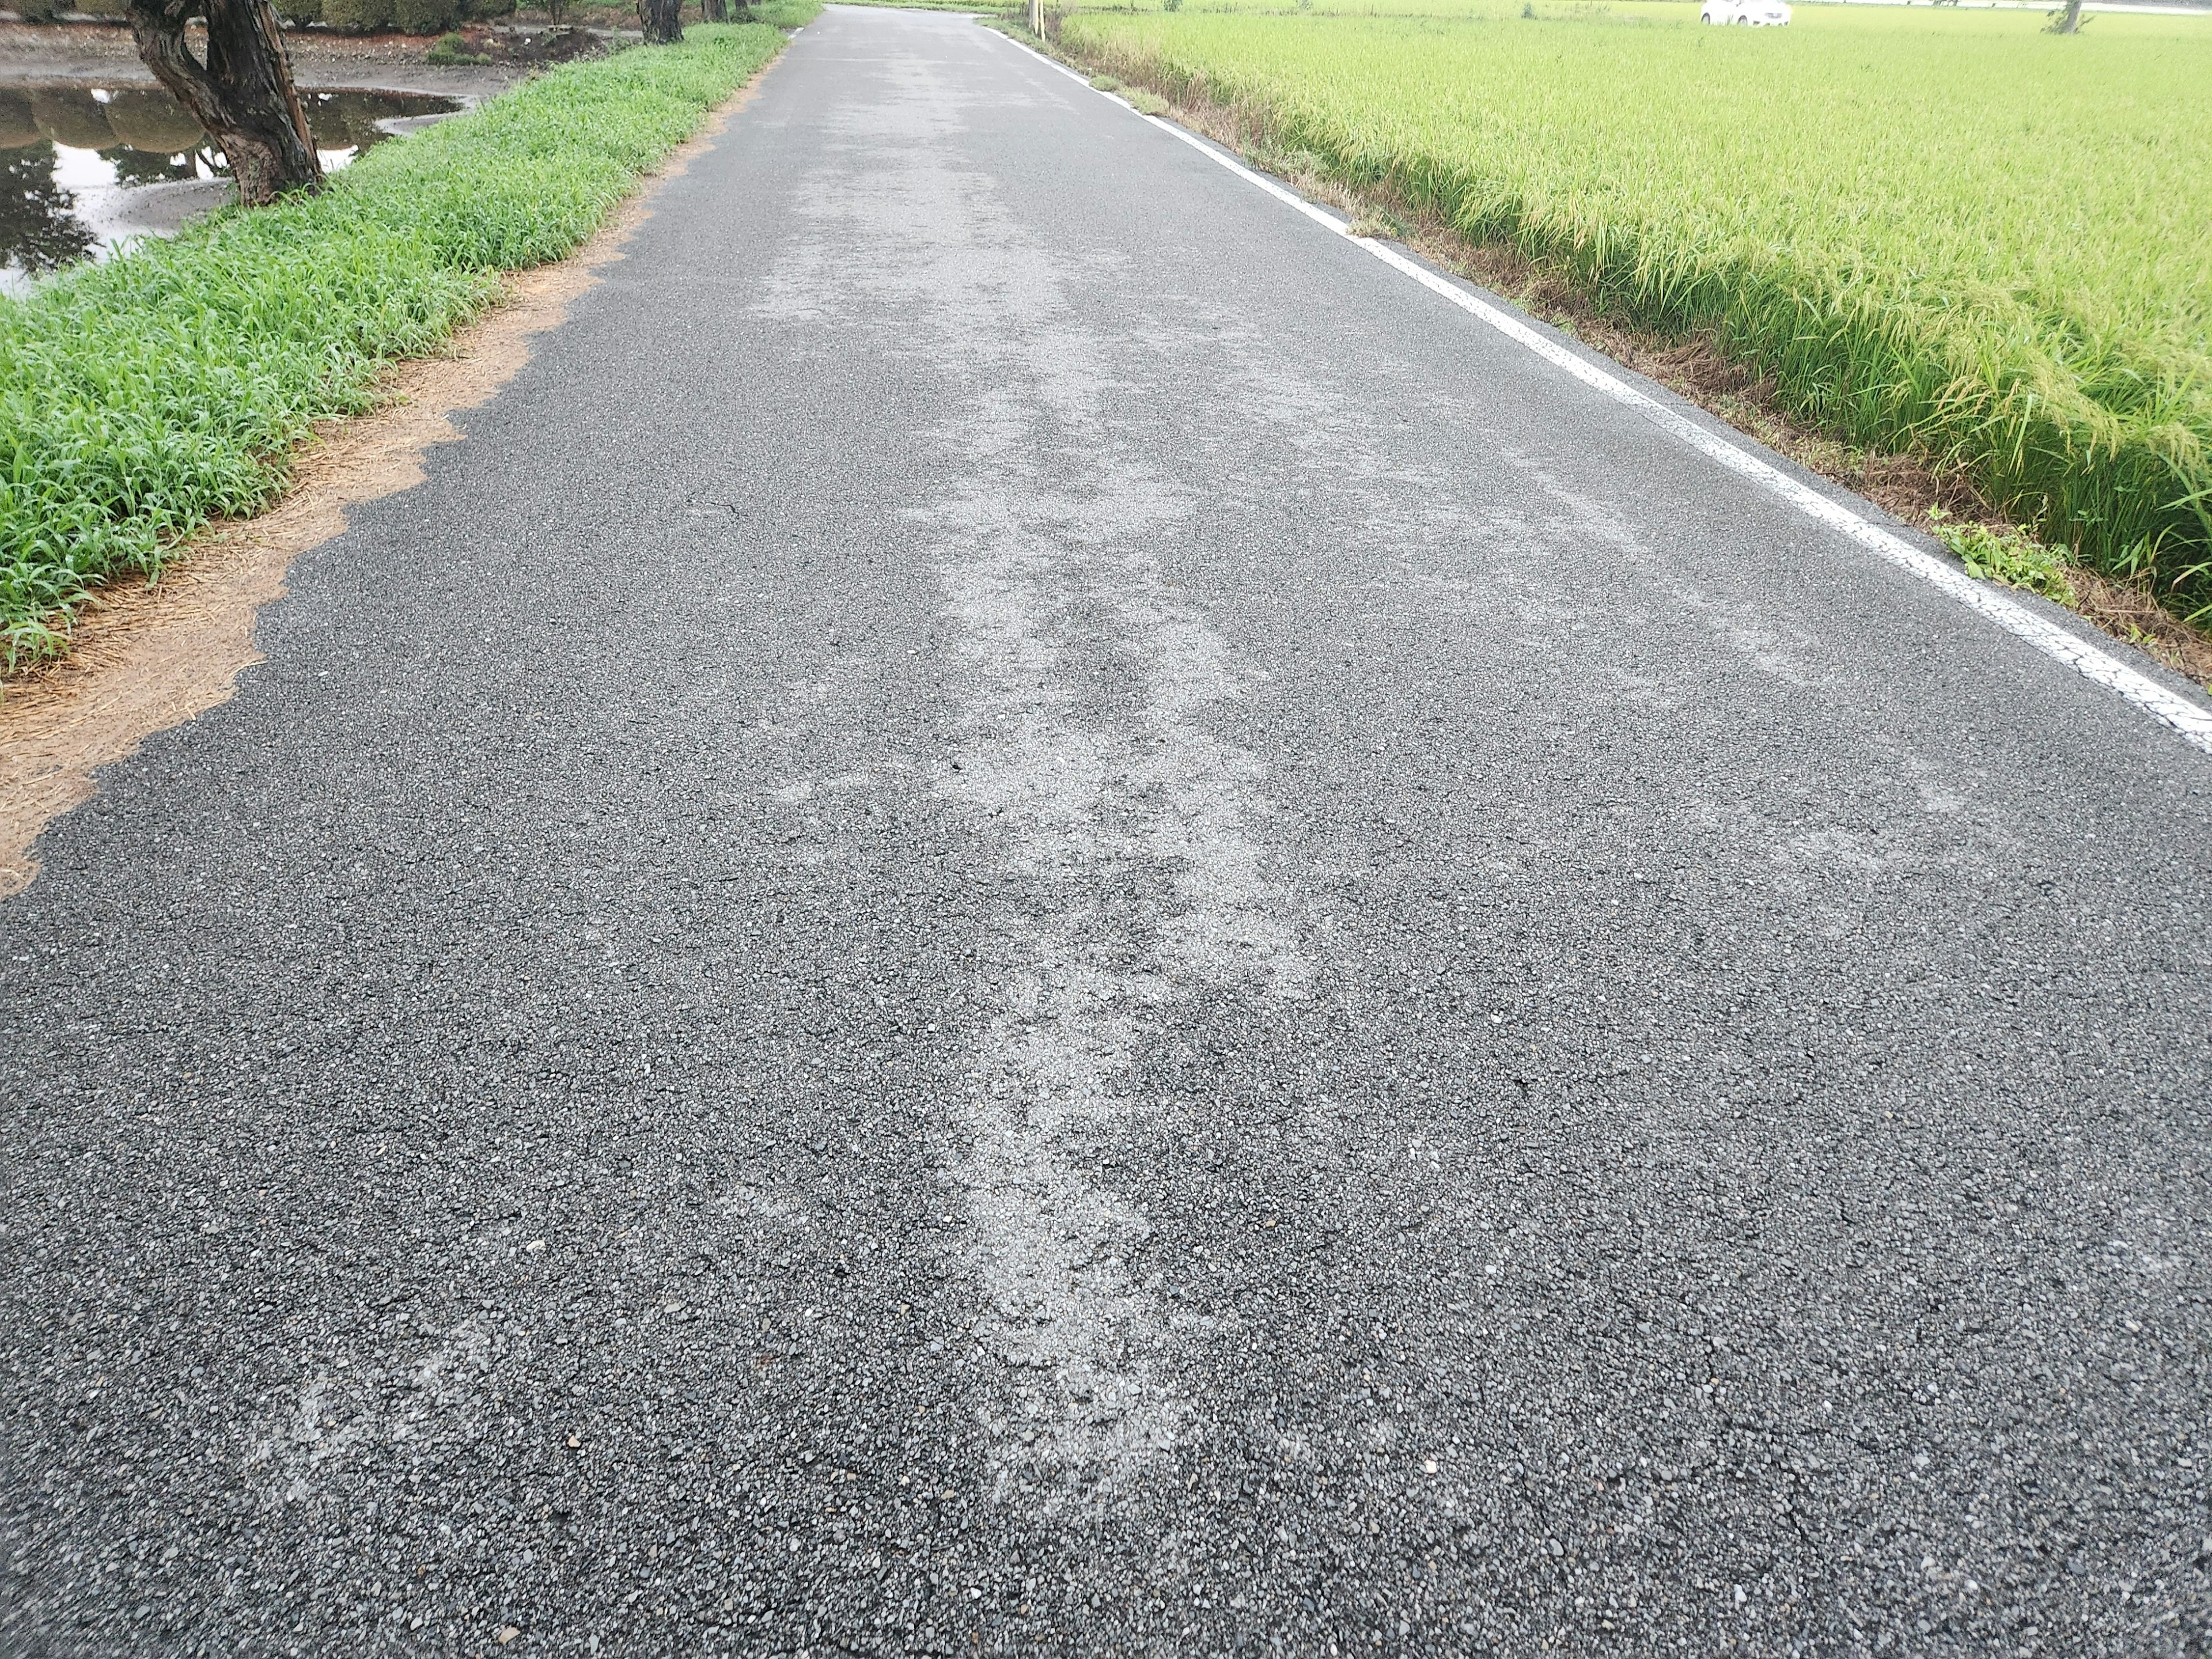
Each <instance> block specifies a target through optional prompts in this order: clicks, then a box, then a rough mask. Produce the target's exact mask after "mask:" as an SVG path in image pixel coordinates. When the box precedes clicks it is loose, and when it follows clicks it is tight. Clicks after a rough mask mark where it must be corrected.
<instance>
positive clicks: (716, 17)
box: [699, 0, 730, 23]
mask: <svg viewBox="0 0 2212 1659" xmlns="http://www.w3.org/2000/svg"><path fill="white" fill-rule="evenodd" d="M699 21H701V22H702V23H726V22H728V21H730V0H699Z"/></svg>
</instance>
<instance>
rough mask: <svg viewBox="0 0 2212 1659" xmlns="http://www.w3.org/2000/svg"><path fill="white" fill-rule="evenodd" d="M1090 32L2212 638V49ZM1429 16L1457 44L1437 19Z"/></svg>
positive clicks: (2136, 36) (1348, 5) (1817, 10)
mask: <svg viewBox="0 0 2212 1659" xmlns="http://www.w3.org/2000/svg"><path fill="white" fill-rule="evenodd" d="M1219 4H1220V0H1186V3H1185V4H1184V5H1183V7H1182V9H1181V10H1179V11H1178V12H1177V13H1176V14H1175V15H1166V14H1164V13H1163V12H1160V11H1157V10H1148V11H1145V12H1113V11H1102V12H1079V13H1075V14H1073V15H1068V16H1067V17H1066V18H1065V20H1064V21H1063V25H1062V34H1061V40H1062V44H1063V46H1064V47H1066V49H1068V50H1069V51H1070V52H1071V53H1072V54H1073V55H1074V56H1076V57H1077V58H1079V59H1080V60H1081V61H1082V62H1084V63H1085V64H1089V65H1090V66H1091V68H1092V69H1094V70H1102V71H1104V72H1107V73H1109V74H1112V75H1114V76H1119V77H1121V79H1123V80H1125V81H1129V82H1134V83H1138V84H1141V85H1145V86H1148V87H1151V88H1153V89H1155V90H1157V91H1160V92H1164V93H1166V94H1169V95H1170V96H1173V97H1176V98H1179V99H1182V100H1197V99H1210V100H1213V101H1214V102H1217V103H1219V104H1222V105H1225V106H1230V107H1231V108H1233V109H1235V110H1237V112H1239V114H1240V117H1241V118H1242V120H1243V124H1244V129H1245V131H1247V133H1248V134H1249V136H1250V138H1251V141H1252V142H1253V143H1255V145H1257V146H1259V147H1261V148H1264V149H1269V150H1272V151H1274V152H1276V153H1279V154H1280V153H1288V154H1293V155H1297V154H1304V155H1308V156H1310V157H1311V158H1312V160H1313V162H1314V164H1315V166H1316V170H1318V171H1320V172H1322V173H1325V174H1328V175H1329V176H1333V177H1334V178H1336V179H1340V180H1341V181H1342V182H1345V183H1346V184H1348V185H1352V186H1353V187H1354V188H1356V189H1361V190H1365V191H1372V192H1374V193H1375V194H1376V196H1377V197H1380V198H1382V199H1384V200H1386V201H1391V202H1395V203H1399V204H1405V205H1406V206H1408V207H1410V208H1412V209H1413V210H1419V211H1422V212H1427V213H1432V214H1434V215H1435V216H1437V217H1438V218H1440V219H1441V220H1443V222H1447V223H1448V224H1449V225H1451V226H1452V227H1454V228H1456V229H1457V230H1458V231H1460V232H1461V233H1462V234H1465V235H1467V236H1468V237H1469V238H1471V239H1473V240H1476V241H1479V242H1482V243H1488V244H1501V243H1502V244H1510V245H1511V246H1516V247H1517V248H1518V249H1520V250H1521V251H1522V252H1523V253H1525V254H1527V255H1528V256H1529V257H1530V258H1534V260H1536V261H1537V262H1538V263H1540V264H1543V265H1545V266H1547V267H1548V268H1550V269H1553V270H1557V271H1559V272H1562V273H1563V274H1565V276H1568V277H1569V278H1570V279H1571V281H1572V282H1573V283H1575V284H1576V285H1577V287H1578V288H1579V289H1581V290H1582V291H1583V292H1584V293H1585V294H1586V295H1589V297H1590V298H1592V299H1593V300H1594V301H1596V302H1597V303H1598V304H1599V305H1600V306H1601V307H1604V308H1606V309H1607V310H1608V311H1613V312H1616V313H1620V314H1623V315H1625V316H1627V317H1631V318H1633V319H1637V320H1638V321H1641V322H1644V323H1646V324H1653V325H1660V326H1662V327H1667V328H1670V329H1674V330H1679V331H1692V330H1699V329H1711V330H1712V331H1715V332H1716V333H1717V335H1718V336H1719V337H1720V338H1721V340H1722V342H1723V344H1724V345H1725V346H1726V347H1727V348H1728V349H1729V350H1731V351H1732V352H1734V353H1735V354H1736V355H1737V356H1741V357H1742V358H1745V359H1747V360H1748V361H1751V362H1754V363H1756V364H1757V365H1759V367H1760V368H1762V369H1763V370H1765V372H1766V373H1768V374H1771V375H1772V376H1773V378H1774V380H1775V383H1776V385H1777V386H1778V391H1779V395H1780V398H1781V399H1782V401H1783V402H1784V404H1785V405H1786V406H1787V407H1788V408H1789V409H1790V410H1791V411H1792V412H1793V413H1795V414H1796V415H1797V416H1800V417H1801V418H1803V419H1806V420H1808V422H1812V423H1813V424H1814V425H1817V426H1819V427H1820V428H1824V429H1826V430H1829V431H1832V432H1834V433H1836V434H1837V435H1840V436H1842V437H1844V438H1845V439H1846V440H1848V441H1852V442H1855V443H1860V444H1869V445H1878V446H1881V447H1889V448H1893V449H1903V450H1906V451H1910V452H1915V453H1922V454H1923V455H1925V456H1927V457H1929V459H1931V460H1933V461H1934V462H1935V463H1936V465H1939V466H1942V467H1948V468H1953V469H1957V470H1959V471H1963V472H1965V473H1966V474H1967V475H1968V476H1970V477H1972V478H1973V479H1974V480H1975V481H1976V482H1977V483H1978V484H1979V485H1980V486H1981V487H1982V488H1983V489H1984V491H1985V492H1987V493H1988V494H1989V495H1990V496H1991V497H1992V498H1993V499H1994V500H1995V501H1996V502H1997V503H1999V504H2000V505H2002V506H2003V507H2008V508H2009V509H2010V510H2012V511H2013V512H2015V513H2017V514H2019V515H2020V516H2021V517H2022V518H2023V519H2024V520H2026V521H2027V522H2028V523H2029V524H2031V525H2032V526H2034V528H2035V530H2036V532H2037V534H2038V535H2039V538H2040V539H2041V540H2043V541H2044V542H2046V543H2055V544H2063V545H2065V546H2068V547H2069V548H2071V549H2073V550H2075V555H2076V556H2077V557H2079V558H2080V559H2081V560H2082V561H2083V562H2087V563H2088V564H2090V565H2092V566H2094V567H2096V568H2101V569H2104V570H2106V571H2109V572H2112V573H2115V574H2127V575H2136V576H2141V577H2143V578H2146V579H2148V580H2150V581H2151V582H2152V583H2153V584H2154V586H2156V587H2157V589H2158V590H2159V592H2160V594H2161V596H2162V598H2164V599H2165V600H2166V602H2167V603H2168V604H2169V605H2172V607H2173V608H2175V609H2176V610H2178V611H2182V612H2183V613H2185V614H2191V613H2194V614H2196V615H2197V616H2198V617H2200V619H2201V618H2202V617H2204V616H2206V615H2208V614H2212V345H2208V327H2212V96H2208V95H2207V94H2206V90H2205V89H2206V88H2208V87H2212V18H2208V19H2198V18H2160V17H2144V16H2128V17H2123V16H2118V15H2093V21H2091V22H2090V24H2089V26H2088V27H2087V31H2086V32H2085V33H2083V34H2081V35H2080V36H2078V37H2075V38H2073V39H2058V38H2055V37H2052V36H2050V35H2046V34H2044V33H2040V32H2039V31H2040V26H2041V22H2042V18H2041V16H2040V15H2039V14H2033V13H2021V12H1996V11H1966V12H1962V11H1960V10H1956V9H1929V8H1914V9H1909V10H1908V9H1903V8H1875V7H1843V6H1818V5H1803V4H1801V5H1800V6H1798V8H1797V10H1796V21H1795V22H1794V23H1793V24H1792V26H1791V27H1789V28H1786V29H1775V30H1767V29H1721V28H1705V27H1699V25H1698V24H1697V22H1696V16H1697V13H1696V9H1695V8H1694V7H1693V6H1689V5H1658V4H1653V5H1640V4H1618V5H1613V6H1609V7H1608V6H1606V5H1602V4H1598V5H1576V4H1562V3H1556V0H1554V3H1543V0H1539V3H1537V4H1536V5H1535V6H1534V10H1535V11H1536V12H1537V14H1538V15H1537V16H1536V17H1534V19H1526V18H1523V17H1522V16H1521V15H1520V12H1521V10H1522V6H1521V4H1520V3H1519V0H1496V3H1486V0H1427V3H1426V4H1424V3H1423V0H1338V5H1337V9H1336V11H1335V12H1334V14H1333V13H1332V9H1331V0H1316V4H1315V6H1314V9H1312V10H1311V11H1310V12H1309V11H1305V10H1303V9H1297V8H1293V7H1290V6H1275V7H1273V8H1271V9H1269V10H1267V11H1266V12H1253V11H1249V10H1247V11H1241V12H1231V11H1227V10H1223V9H1212V8H1214V7H1217V6H1218V5H1219ZM1417 11H1425V13H1426V14H1427V15H1412V14H1413V13H1415V12H1417Z"/></svg>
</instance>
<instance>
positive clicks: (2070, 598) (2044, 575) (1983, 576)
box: [1928, 507, 2075, 605]
mask: <svg viewBox="0 0 2212 1659" xmlns="http://www.w3.org/2000/svg"><path fill="white" fill-rule="evenodd" d="M1928 519H1929V523H1930V524H1931V525H1933V526H1934V527H1935V531H1936V537H1937V538H1938V539H1940V540H1941V541H1942V544H1943V545H1944V546H1946V547H1948V548H1949V549H1950V550H1952V552H1954V553H1955V554H1957V555H1958V556H1959V558H1960V562H1963V563H1964V564H1965V565H1966V574H1968V575H1969V576H1972V577H1974V578H1975V579H1977V580H1980V581H1987V582H2002V584H2003V585H2004V586H2007V587H2023V588H2026V589H2027V591H2028V592H2031V593H2040V594H2042V595H2043V597H2044V598H2045V599H2056V600H2057V602H2058V603H2059V604H2061V605H2072V604H2074V603H2075V592H2074V584H2073V583H2072V582H2071V581H2069V580H2068V579H2067V575H2066V555H2065V554H2064V553H2063V552H2062V551H2061V550H2059V549H2057V548H2055V547H2045V545H2044V544H2042V543H2041V542H2039V541H2038V540H2036V539H2035V538H2034V537H2033V536H2030V535H2028V534H2027V533H2026V532H2022V531H2018V530H2008V531H2005V532H2002V533H1999V532H1996V531H1993V530H1990V529H1989V528H1987V527H1986V526H1982V525H1978V524H1953V523H1952V522H1950V515H1949V514H1948V513H1945V512H1944V511H1943V509H1942V507H1929V509H1928Z"/></svg>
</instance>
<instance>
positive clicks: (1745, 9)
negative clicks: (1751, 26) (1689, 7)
mask: <svg viewBox="0 0 2212 1659" xmlns="http://www.w3.org/2000/svg"><path fill="white" fill-rule="evenodd" d="M1698 21H1699V22H1700V23H1759V24H1764V25H1766V26H1768V27H1777V28H1778V27H1781V26H1782V25H1783V24H1784V23H1786V22H1788V21H1790V8H1789V7H1787V6H1785V5H1784V4H1783V3H1782V0H1705V8H1704V9H1703V10H1701V11H1699V13H1698Z"/></svg>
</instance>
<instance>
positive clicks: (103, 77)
mask: <svg viewBox="0 0 2212 1659" xmlns="http://www.w3.org/2000/svg"><path fill="white" fill-rule="evenodd" d="M284 45H285V48H286V50H287V51H289V52H290V53H291V57H292V71H293V74H294V76H295V78H296V79H297V80H299V81H300V82H301V83H302V84H307V85H314V86H321V87H331V88H361V89H362V90H368V91H381V92H414V93H428V94H434V95H437V96H442V97H448V98H460V99H463V100H468V101H477V100H483V99H485V98H489V97H492V96H494V95H495V94H498V93H501V92H504V91H506V90H507V88H509V87H511V86H513V84H514V83H515V82H518V81H520V80H521V79H522V78H523V77H524V76H526V75H527V74H528V73H529V72H530V71H529V69H528V67H527V66H526V65H523V64H460V65H454V66H451V67H447V68H437V67H434V66H433V65H431V64H426V63H424V62H423V61H422V57H423V54H424V53H425V52H428V51H429V49H430V42H429V41H428V40H422V39H417V38H416V37H413V36H410V35H399V34H382V35H362V36H353V35H345V34H325V33H321V32H319V31H306V32H297V33H295V32H290V31H288V32H287V33H286V34H285V36H284ZM32 81H79V82H92V83H96V84H99V85H101V86H107V85H114V86H141V85H143V86H151V85H152V84H154V77H153V76H152V75H151V74H150V73H149V71H148V70H147V69H146V66H145V65H144V64H141V63H140V62H139V61H138V52H137V48H136V47H135V46H133V45H132V44H131V31H130V30H129V29H128V28H126V27H123V26H121V25H120V24H113V23H7V22H0V86H9V85H13V84H15V83H17V82H32Z"/></svg>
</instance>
